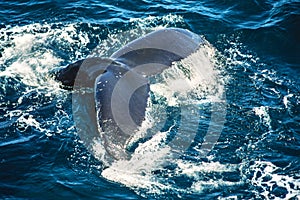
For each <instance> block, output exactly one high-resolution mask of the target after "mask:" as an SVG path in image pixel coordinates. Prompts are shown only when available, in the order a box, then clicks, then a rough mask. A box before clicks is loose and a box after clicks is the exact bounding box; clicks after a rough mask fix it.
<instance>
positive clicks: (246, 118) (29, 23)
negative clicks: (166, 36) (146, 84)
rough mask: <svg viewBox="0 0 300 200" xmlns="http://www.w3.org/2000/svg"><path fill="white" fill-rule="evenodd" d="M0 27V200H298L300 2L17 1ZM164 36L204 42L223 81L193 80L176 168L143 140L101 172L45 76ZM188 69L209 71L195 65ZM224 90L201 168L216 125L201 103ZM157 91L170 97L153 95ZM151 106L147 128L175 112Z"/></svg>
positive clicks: (3, 12) (0, 10) (1, 13)
mask: <svg viewBox="0 0 300 200" xmlns="http://www.w3.org/2000/svg"><path fill="white" fill-rule="evenodd" d="M0 19H1V20H0V83H1V84H0V86H1V87H0V149H1V154H0V198H1V199H2V198H3V199H143V198H149V199H218V198H219V199H236V198H237V199H275V198H278V199H297V198H299V197H300V193H299V191H300V173H299V171H300V161H299V160H300V159H299V157H300V149H299V147H300V126H299V124H300V123H299V122H300V88H299V76H300V68H299V67H300V59H299V53H300V40H299V38H300V37H299V35H300V2H299V1H292V0H291V1H287V0H286V1H258V0H257V1H254V0H253V1H248V0H247V1H203V2H197V1H153V2H152V1H147V0H143V1H113V2H111V1H103V2H101V3H100V2H97V1H48V0H45V1H28V2H26V1H15V2H0ZM161 27H180V28H185V29H189V30H191V31H192V32H194V33H197V34H199V35H201V36H202V37H203V38H205V40H207V41H208V42H209V43H210V45H208V46H207V47H206V48H204V49H203V51H204V52H205V53H206V55H209V54H213V56H212V58H211V62H212V63H214V64H215V65H216V68H214V69H213V70H212V68H209V69H211V70H212V71H213V72H217V74H218V80H219V81H216V80H214V79H213V80H206V79H201V77H197V76H196V79H195V80H196V81H200V85H204V86H205V87H203V88H201V87H200V88H198V87H196V89H195V91H193V94H195V95H196V96H197V98H195V99H193V100H195V101H196V106H197V108H198V110H199V111H198V112H199V113H198V115H197V116H198V118H196V117H195V115H189V114H187V116H188V118H189V120H188V121H187V122H186V123H183V122H184V121H183V118H181V121H180V120H179V121H180V122H181V124H180V127H182V130H183V133H184V134H186V135H188V134H189V133H190V132H192V131H194V130H196V136H195V138H194V140H193V141H192V142H191V144H190V147H189V148H188V149H187V150H186V151H185V152H183V153H182V154H181V156H180V157H176V158H170V157H169V156H168V154H167V153H165V151H164V150H165V149H164V148H163V146H160V145H158V146H155V145H157V143H155V141H151V140H150V141H146V142H144V143H143V144H141V149H142V150H140V151H139V152H135V154H133V159H131V160H129V161H118V162H117V161H116V162H115V163H113V164H109V165H106V164H105V162H104V160H102V159H101V157H97V155H98V154H97V153H95V152H89V151H87V149H86V147H85V146H84V144H83V143H82V141H81V140H80V138H79V136H78V134H77V131H76V126H75V124H74V120H73V112H72V103H71V102H72V97H71V93H70V92H68V91H65V90H63V89H61V88H60V87H59V85H58V83H56V82H55V81H53V80H52V79H51V78H50V77H49V76H48V72H49V70H51V69H53V68H54V67H60V66H65V65H67V64H69V63H72V62H75V61H77V60H79V59H82V58H86V57H87V56H91V55H98V56H99V55H100V56H103V57H105V56H109V55H111V54H112V53H113V52H114V51H116V50H117V49H119V48H120V47H122V46H123V45H125V44H126V43H127V42H128V41H130V40H132V39H134V38H137V37H140V36H142V35H143V34H145V30H148V29H151V30H154V29H157V28H161ZM191 62H192V63H200V64H205V60H203V59H202V58H201V59H200V58H198V59H197V54H196V58H194V60H193V59H192V60H191ZM207 73H209V70H208V71H207ZM171 75H172V74H171ZM191 75H192V76H195V74H191ZM206 81H208V82H206ZM196 83H197V84H198V83H199V82H196ZM220 84H221V86H222V87H218V89H219V90H222V92H223V93H225V94H226V118H225V121H224V125H223V126H222V127H221V128H222V129H221V130H222V131H221V133H220V137H219V138H218V141H217V142H216V144H215V145H214V147H213V149H212V151H210V152H209V153H208V154H207V155H206V156H201V155H202V154H201V144H202V142H203V136H204V135H205V134H206V132H207V130H208V129H209V124H210V122H211V121H212V113H214V112H212V109H211V108H213V107H212V106H211V105H213V104H214V98H211V99H210V98H207V97H205V96H206V95H207V94H211V93H210V92H211V91H212V89H213V88H214V87H212V86H220ZM210 86H211V87H212V89H211V88H210ZM205 88H206V89H207V88H208V89H209V90H208V91H207V90H205ZM220 88H221V89H220ZM152 90H153V92H158V93H159V92H160V94H165V93H166V90H164V88H163V87H161V86H160V85H156V86H155V87H154V86H153V89H152ZM175 100H176V101H178V100H180V101H181V103H182V104H186V103H187V102H189V101H187V100H186V99H175ZM155 101H156V100H155ZM157 102H158V103H157V104H153V105H152V107H150V108H149V110H150V111H149V113H150V116H154V117H155V116H159V115H160V113H157V110H159V109H156V108H161V107H159V106H160V105H162V106H164V105H165V104H166V103H167V104H170V107H171V108H172V106H173V104H172V103H171V101H170V102H163V103H162V102H160V101H159V100H157ZM171 104H172V105H171ZM156 105H158V107H155V106H156ZM173 108H175V109H173V110H172V109H171V111H170V112H169V115H171V116H170V118H172V117H173V118H174V119H175V120H174V121H176V120H177V118H176V117H177V115H178V112H177V111H176V106H173ZM215 113H217V112H215ZM181 114H182V115H183V113H181ZM172 115H173V116H172ZM182 117H183V116H182ZM147 119H148V118H147ZM148 120H150V119H148ZM156 126H158V124H154V125H152V126H151V127H150V129H149V127H148V129H149V130H150V131H151V130H156ZM175 132H176V131H175ZM172 134H174V130H172V129H168V130H161V131H158V134H156V135H155V137H153V138H154V139H155V138H158V139H160V140H162V139H164V138H165V137H167V136H165V135H172ZM95 148H96V150H98V151H100V152H101V148H97V147H95ZM160 150H162V151H160ZM134 158H139V161H137V160H134Z"/></svg>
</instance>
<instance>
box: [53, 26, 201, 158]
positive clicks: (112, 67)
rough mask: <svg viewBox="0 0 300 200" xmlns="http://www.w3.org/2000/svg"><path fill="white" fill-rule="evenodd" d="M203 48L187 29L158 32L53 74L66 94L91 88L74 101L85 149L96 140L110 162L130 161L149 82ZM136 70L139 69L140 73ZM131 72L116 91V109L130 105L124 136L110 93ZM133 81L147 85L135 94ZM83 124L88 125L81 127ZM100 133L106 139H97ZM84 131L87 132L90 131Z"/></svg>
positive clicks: (143, 85)
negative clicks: (128, 147)
mask: <svg viewBox="0 0 300 200" xmlns="http://www.w3.org/2000/svg"><path fill="white" fill-rule="evenodd" d="M201 44H203V40H202V39H201V38H200V37H199V36H198V35H196V34H194V33H192V32H190V31H188V30H185V29H179V28H166V29H160V30H157V31H154V32H151V33H149V34H147V35H145V36H143V37H141V38H139V39H136V40H134V41H132V42H130V43H129V44H127V45H125V46H124V47H122V48H121V49H119V50H118V51H117V52H115V53H114V54H113V55H112V56H111V57H110V58H98V57H93V58H86V59H83V60H79V61H77V62H75V63H72V64H70V65H68V66H66V67H65V68H60V69H59V70H56V71H54V72H53V74H54V77H55V80H57V81H59V82H60V83H61V86H62V87H63V88H65V89H68V90H72V89H73V90H80V88H91V90H90V91H91V93H85V94H84V95H79V96H77V97H78V98H80V101H78V102H81V103H79V104H80V106H81V109H82V112H85V113H83V114H82V117H81V119H80V120H83V122H81V123H77V124H76V127H77V125H79V128H78V129H82V130H81V132H82V133H81V134H79V136H80V137H81V139H82V140H83V141H84V143H85V145H86V146H87V147H88V149H90V150H91V151H92V150H93V147H92V144H93V141H94V140H95V139H100V140H102V141H103V142H104V146H105V149H106V151H107V153H108V155H109V157H111V159H112V160H114V159H128V158H129V157H130V152H128V151H127V150H126V142H127V141H128V139H129V138H130V137H131V135H133V134H134V132H135V131H136V130H137V129H138V128H139V126H140V125H141V123H142V122H143V120H144V118H145V109H146V107H147V99H148V96H149V84H148V83H147V77H148V76H151V75H155V74H157V73H161V72H162V71H163V70H164V69H166V68H168V67H170V66H171V65H172V63H173V62H174V61H180V60H181V59H183V58H186V57H188V56H189V55H190V54H192V53H194V52H195V51H197V49H198V48H199V46H200V45H201ZM139 66H143V68H142V70H141V69H140V68H139ZM129 72H130V75H131V76H132V77H130V78H128V79H125V80H122V81H123V82H122V86H121V87H122V88H121V90H118V92H119V94H118V95H119V97H120V98H118V102H117V104H115V105H121V106H122V105H123V106H127V107H128V106H129V115H130V117H131V118H132V121H133V122H134V123H132V124H130V123H129V124H128V125H126V124H125V126H127V127H125V128H126V131H124V125H123V126H122V127H123V128H120V127H121V126H120V122H118V121H117V120H116V118H115V116H114V113H113V111H112V106H111V105H112V94H113V90H114V88H115V87H116V85H117V83H118V82H119V81H120V80H121V78H122V77H123V78H124V75H125V74H126V75H128V73H129ZM132 80H137V81H142V82H143V81H146V82H145V83H144V84H141V86H140V87H138V88H137V89H135V88H132V87H134V84H133V83H132ZM132 90H134V92H133V93H132V94H131V96H130V101H129V105H128V104H127V103H128V102H126V101H125V100H123V99H124V98H123V97H126V95H128V93H129V92H130V91H132ZM125 99H126V98H125ZM73 104H74V101H73ZM77 110H78V109H77ZM79 110H80V109H79ZM119 117H122V116H119ZM124 117H125V116H124ZM84 121H86V122H84ZM84 123H86V124H87V125H86V126H82V127H80V126H81V124H84ZM118 123H119V124H118ZM99 128H101V131H100V132H102V133H104V134H100V132H99ZM86 129H89V130H88V132H86V131H87V130H86Z"/></svg>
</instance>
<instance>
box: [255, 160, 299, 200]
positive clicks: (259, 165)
mask: <svg viewBox="0 0 300 200" xmlns="http://www.w3.org/2000/svg"><path fill="white" fill-rule="evenodd" d="M279 169H280V168H279V167H276V166H275V165H274V164H273V163H271V162H268V161H255V163H254V165H252V166H251V167H250V170H251V171H253V172H254V175H253V177H252V179H251V180H250V181H251V184H252V185H254V186H255V187H259V188H260V189H261V190H263V191H262V192H260V193H259V195H262V196H264V198H265V199H282V198H280V197H276V196H275V195H274V194H273V193H272V189H274V187H275V185H277V187H278V186H279V187H283V188H285V189H286V190H287V194H286V196H285V199H290V198H293V197H294V198H299V196H300V192H299V190H300V179H297V178H294V177H291V176H289V175H285V174H280V173H278V172H277V171H278V170H279ZM298 176H299V173H298ZM265 177H268V179H265ZM291 184H293V185H294V187H291Z"/></svg>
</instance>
